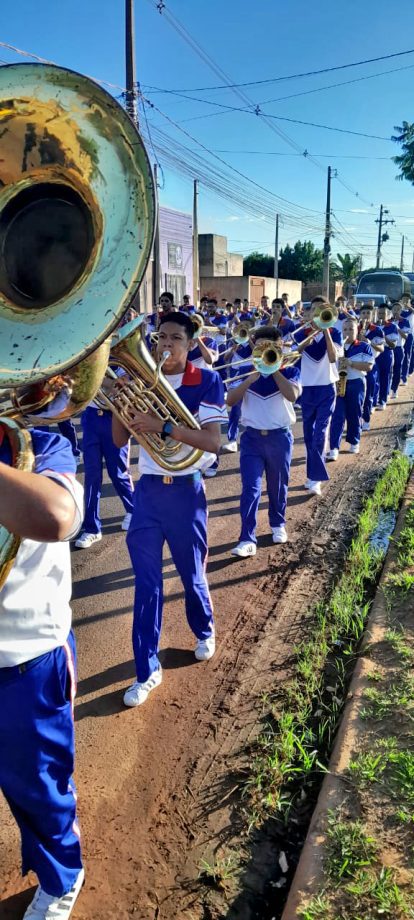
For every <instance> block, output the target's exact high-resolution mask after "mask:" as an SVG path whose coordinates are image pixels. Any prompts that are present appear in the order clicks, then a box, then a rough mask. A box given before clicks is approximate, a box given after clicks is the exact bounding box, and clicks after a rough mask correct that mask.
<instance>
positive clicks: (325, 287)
mask: <svg viewBox="0 0 414 920" xmlns="http://www.w3.org/2000/svg"><path fill="white" fill-rule="evenodd" d="M331 179H332V170H331V167H330V166H328V187H327V192H326V216H325V238H324V241H323V278H322V296H323V297H325V299H326V300H329V256H330V254H331V235H332V228H331Z"/></svg>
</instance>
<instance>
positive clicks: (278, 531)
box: [272, 524, 288, 543]
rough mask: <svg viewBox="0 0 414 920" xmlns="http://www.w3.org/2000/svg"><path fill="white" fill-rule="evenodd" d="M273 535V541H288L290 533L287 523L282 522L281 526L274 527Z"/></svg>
mask: <svg viewBox="0 0 414 920" xmlns="http://www.w3.org/2000/svg"><path fill="white" fill-rule="evenodd" d="M272 537H273V543H287V540H288V535H287V533H286V527H285V525H284V524H282V526H281V527H272Z"/></svg>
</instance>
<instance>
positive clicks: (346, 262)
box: [331, 252, 361, 284]
mask: <svg viewBox="0 0 414 920" xmlns="http://www.w3.org/2000/svg"><path fill="white" fill-rule="evenodd" d="M337 259H338V261H337V262H331V269H332V271H333V274H334V276H335V278H338V279H339V280H340V281H344V282H345V283H346V284H348V283H349V282H350V281H353V279H354V278H356V276H357V274H358V272H359V271H360V270H361V256H351V255H350V254H349V252H346V253H345V255H344V256H341V254H340V253H339V252H338V253H337Z"/></svg>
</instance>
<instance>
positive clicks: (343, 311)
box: [334, 294, 356, 332]
mask: <svg viewBox="0 0 414 920" xmlns="http://www.w3.org/2000/svg"><path fill="white" fill-rule="evenodd" d="M335 306H336V309H337V310H338V319H337V321H336V323H335V326H334V328H335V329H338V332H342V323H343V322H344V320H346V319H348V317H349V316H353V317H355V316H356V313H355V312H354V310H352V308H351V307H347V300H346V297H344V296H343V295H342V294H341V296H340V297H337V298H336V300H335Z"/></svg>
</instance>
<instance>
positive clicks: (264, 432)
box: [260, 428, 268, 438]
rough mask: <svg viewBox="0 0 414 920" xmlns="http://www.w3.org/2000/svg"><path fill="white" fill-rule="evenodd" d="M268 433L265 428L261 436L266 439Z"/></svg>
mask: <svg viewBox="0 0 414 920" xmlns="http://www.w3.org/2000/svg"><path fill="white" fill-rule="evenodd" d="M267 433H268V432H267V431H265V429H264V428H263V429H262V430H261V432H260V434H261V435H262V436H263V437H264V438H265V437H266V435H267Z"/></svg>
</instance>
